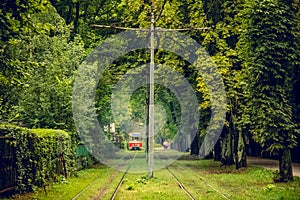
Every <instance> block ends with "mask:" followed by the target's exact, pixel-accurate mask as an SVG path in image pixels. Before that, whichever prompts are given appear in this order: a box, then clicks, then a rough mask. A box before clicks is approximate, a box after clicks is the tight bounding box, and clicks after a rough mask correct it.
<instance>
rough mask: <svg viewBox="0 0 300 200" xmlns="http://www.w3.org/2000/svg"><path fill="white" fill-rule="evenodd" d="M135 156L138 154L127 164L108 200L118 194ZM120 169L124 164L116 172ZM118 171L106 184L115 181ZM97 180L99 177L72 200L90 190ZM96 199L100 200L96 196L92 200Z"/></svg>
mask: <svg viewBox="0 0 300 200" xmlns="http://www.w3.org/2000/svg"><path fill="white" fill-rule="evenodd" d="M137 154H138V153H137V152H136V153H135V155H134V157H133V158H132V159H131V161H130V164H129V165H128V167H127V168H126V170H125V172H124V174H123V175H122V177H121V180H120V181H119V183H118V185H117V187H116V188H115V190H114V192H113V194H112V196H111V198H110V199H112V200H113V199H115V197H116V195H117V193H118V190H119V188H120V187H121V185H122V183H123V181H124V178H125V176H126V174H127V173H128V171H129V169H130V167H131V165H132V162H133V161H134V159H135V157H136V156H137ZM122 167H124V164H121V165H120V166H119V167H118V170H119V169H121V168H122ZM118 170H115V172H114V173H112V175H111V176H110V177H111V178H110V179H109V180H108V181H107V182H108V184H109V183H111V182H112V181H113V180H114V179H115V177H117V173H118ZM99 178H101V177H98V178H96V179H95V180H93V181H92V182H91V183H90V184H89V185H88V186H87V187H85V188H84V189H83V190H81V191H80V192H79V193H78V194H77V195H76V196H75V197H73V198H72V200H77V199H78V198H79V197H81V196H82V195H83V194H84V193H85V192H86V191H87V190H89V189H90V188H91V187H92V186H93V185H94V184H95V183H96V182H97V181H98V179H99ZM96 199H101V197H99V196H98V197H95V198H94V200H96Z"/></svg>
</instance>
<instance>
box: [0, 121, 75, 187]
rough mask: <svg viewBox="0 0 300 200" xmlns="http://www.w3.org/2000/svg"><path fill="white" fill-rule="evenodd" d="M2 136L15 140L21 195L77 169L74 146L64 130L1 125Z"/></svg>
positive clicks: (18, 184)
mask: <svg viewBox="0 0 300 200" xmlns="http://www.w3.org/2000/svg"><path fill="white" fill-rule="evenodd" d="M0 134H1V135H6V136H12V137H13V138H14V140H12V141H11V145H13V146H14V147H15V152H16V153H15V156H16V166H17V180H16V184H17V185H16V189H17V191H18V192H25V191H33V190H34V189H35V188H36V187H37V186H44V185H45V184H46V183H47V182H48V181H57V180H58V179H59V177H61V175H63V176H65V177H67V176H69V175H70V174H72V173H73V172H74V171H75V169H76V167H75V164H76V162H75V159H76V155H75V145H74V144H73V142H72V138H71V136H70V135H69V134H68V133H67V132H65V131H62V130H52V129H27V128H22V127H18V126H15V125H11V124H0Z"/></svg>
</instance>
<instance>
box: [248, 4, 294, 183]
mask: <svg viewBox="0 0 300 200" xmlns="http://www.w3.org/2000/svg"><path fill="white" fill-rule="evenodd" d="M247 5H248V7H247V9H246V15H245V16H244V18H245V21H246V30H245V36H246V38H247V42H248V45H247V48H248V50H247V51H245V56H246V57H247V59H248V60H247V63H246V66H247V68H248V74H247V75H248V82H247V88H248V92H249V95H250V96H249V97H248V99H247V108H248V110H249V114H250V118H251V124H250V132H251V134H252V135H253V138H254V139H255V140H256V141H257V142H258V143H260V144H261V145H262V146H263V147H265V148H267V150H268V151H270V152H272V153H276V154H278V157H279V174H280V181H289V180H292V179H293V173H292V165H291V151H290V149H291V148H293V147H294V146H295V145H296V144H297V141H296V138H297V133H298V132H299V131H298V130H297V129H296V126H295V123H294V121H293V116H292V114H293V110H292V102H293V99H292V93H291V91H292V86H293V82H292V77H293V72H294V70H295V69H296V68H298V67H299V62H297V61H298V55H299V46H298V44H299V43H298V42H299V40H298V39H299V38H298V37H297V36H296V33H297V32H299V31H298V30H297V29H296V28H297V26H296V18H295V17H296V13H295V9H294V7H293V1H292V0H289V1H283V0H263V1H259V0H254V1H247Z"/></svg>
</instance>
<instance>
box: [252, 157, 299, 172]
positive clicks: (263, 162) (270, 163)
mask: <svg viewBox="0 0 300 200" xmlns="http://www.w3.org/2000/svg"><path fill="white" fill-rule="evenodd" d="M247 162H248V164H249V165H250V166H260V167H264V168H266V169H271V170H278V160H271V159H264V158H256V157H247ZM293 174H294V176H299V177H300V164H299V163H293Z"/></svg>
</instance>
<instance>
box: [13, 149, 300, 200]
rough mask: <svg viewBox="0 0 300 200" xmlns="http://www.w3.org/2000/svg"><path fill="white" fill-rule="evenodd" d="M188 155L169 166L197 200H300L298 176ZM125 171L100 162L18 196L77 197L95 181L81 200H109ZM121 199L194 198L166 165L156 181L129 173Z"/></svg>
mask: <svg viewBox="0 0 300 200" xmlns="http://www.w3.org/2000/svg"><path fill="white" fill-rule="evenodd" d="M171 155H173V154H171ZM169 158H172V157H169ZM185 158H187V159H185ZM185 158H184V159H180V160H178V161H175V162H174V163H173V164H172V165H171V166H169V169H170V170H172V171H173V173H174V174H175V175H176V176H177V177H178V178H179V179H180V180H181V181H182V183H183V184H184V186H185V187H186V188H187V189H188V190H189V191H190V192H191V193H192V194H193V196H195V197H196V199H211V200H215V199H216V200H218V199H224V197H222V195H225V196H226V197H229V198H230V199H233V200H240V199H245V200H247V199H249V200H250V199H251V200H252V199H262V200H263V199H267V200H272V199H274V200H275V199H278V200H279V199H287V200H289V199H290V200H293V199H295V200H299V199H300V178H299V177H295V180H294V181H292V182H289V183H276V184H275V183H273V181H272V177H273V174H272V171H270V170H266V169H263V168H259V167H249V168H247V169H240V170H235V169H234V166H229V167H228V166H220V163H219V162H214V161H212V160H194V159H190V158H191V157H188V156H187V157H185ZM171 160H172V159H171ZM134 162H135V164H134V165H133V167H134V168H133V169H132V170H133V171H134V170H137V171H138V170H139V169H138V166H139V164H141V163H145V160H144V155H143V153H139V154H138V156H137V159H136V160H135V161H134ZM159 162H160V163H159ZM164 162H168V156H166V157H164V158H163V159H162V160H161V161H156V164H157V165H159V164H160V165H162V164H163V163H164ZM122 174H123V172H118V171H116V170H113V169H110V168H107V167H104V166H98V167H97V168H94V169H87V170H82V171H80V172H79V173H78V177H72V178H68V179H67V181H63V180H62V181H61V182H60V183H53V184H50V185H49V186H48V187H47V194H45V192H44V191H43V190H42V189H38V190H37V192H35V193H31V194H27V195H22V196H19V197H18V199H24V200H25V199H43V200H44V199H45V200H48V199H49V200H50V199H51V200H53V199H55V200H64V199H72V198H73V197H74V196H76V195H77V194H78V193H80V192H81V191H82V190H83V189H84V188H86V187H87V186H89V185H90V187H89V188H88V189H87V190H86V191H85V192H84V193H82V195H81V196H80V197H79V198H78V199H79V200H80V199H81V200H83V199H86V200H89V199H94V198H95V197H97V199H104V200H106V199H110V197H111V195H112V193H113V191H114V188H115V187H116V185H117V184H118V181H119V180H120V178H121V176H122ZM91 183H92V184H91ZM116 199H121V200H122V199H126V200H127V199H137V200H143V199H145V200H150V199H154V200H157V199H158V200H159V199H164V200H165V199H174V200H177V199H178V200H181V199H189V198H188V197H187V196H186V194H185V193H184V192H183V191H182V190H181V189H180V188H179V187H178V185H177V183H176V181H175V180H174V178H173V177H172V176H171V175H170V174H169V173H168V171H167V170H166V169H161V170H158V171H155V172H154V178H152V179H148V178H147V173H145V172H143V173H130V174H128V175H127V176H126V177H125V181H124V183H123V185H122V186H121V188H120V191H119V193H118V195H117V198H116Z"/></svg>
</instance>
